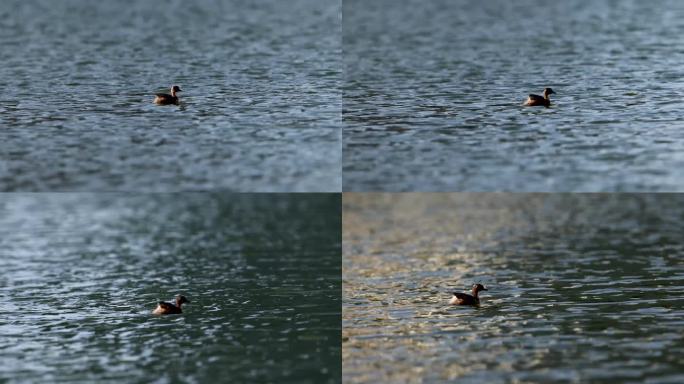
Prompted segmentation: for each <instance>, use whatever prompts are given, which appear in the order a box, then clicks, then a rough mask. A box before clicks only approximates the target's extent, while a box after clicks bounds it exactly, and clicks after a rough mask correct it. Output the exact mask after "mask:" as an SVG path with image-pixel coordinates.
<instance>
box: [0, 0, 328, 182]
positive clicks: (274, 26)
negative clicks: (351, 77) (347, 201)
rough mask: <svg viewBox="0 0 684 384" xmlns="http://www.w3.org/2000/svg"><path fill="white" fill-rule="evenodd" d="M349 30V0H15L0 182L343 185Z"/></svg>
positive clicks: (7, 39)
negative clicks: (174, 94) (175, 98)
mask: <svg viewBox="0 0 684 384" xmlns="http://www.w3.org/2000/svg"><path fill="white" fill-rule="evenodd" d="M340 28H341V4H340V2H339V1H335V0H291V1H286V2H285V1H279V0H261V1H259V2H254V3H253V2H249V1H240V0H197V1H192V2H188V1H182V0H169V1H136V0H117V1H109V2H94V1H89V0H60V1H52V0H3V1H2V2H0V45H1V46H2V50H0V61H2V66H0V89H1V92H0V190H4V191H17V190H19V191H27V190H30V191H57V190H59V191H87V192H90V191H163V192H169V191H188V190H207V189H219V188H220V189H225V190H231V191H240V192H255V191H259V192H265V191H274V192H280V191H284V192H293V191H310V192H321V191H324V192H325V191H340V190H341V170H340V168H341V166H340V164H341V151H340V145H341V117H340V110H341V90H340V85H341V64H340V62H341V37H340V36H341V32H340ZM171 84H178V85H180V87H181V88H182V89H183V91H184V92H182V93H181V101H182V103H181V106H179V107H177V106H164V107H160V106H155V105H153V104H152V100H153V98H154V94H155V93H157V92H168V90H169V88H170V86H171Z"/></svg>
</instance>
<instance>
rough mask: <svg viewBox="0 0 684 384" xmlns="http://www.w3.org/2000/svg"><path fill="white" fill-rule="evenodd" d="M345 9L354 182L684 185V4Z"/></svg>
mask: <svg viewBox="0 0 684 384" xmlns="http://www.w3.org/2000/svg"><path fill="white" fill-rule="evenodd" d="M343 7H344V8H343V13H344V18H343V20H344V28H343V49H344V63H345V71H346V72H345V73H346V74H345V85H344V91H343V95H344V96H343V99H344V113H343V120H344V123H345V128H344V160H343V163H344V183H345V185H344V189H345V190H350V191H366V190H373V191H443V190H449V191H452V190H457V191H466V190H467V191H500V190H506V191H559V192H567V191H650V190H668V191H675V190H676V191H682V190H684V171H683V170H684V155H682V153H684V113H682V111H684V101H682V100H684V70H682V68H683V65H684V45H683V44H682V38H681V36H682V35H683V34H684V2H681V1H677V0H658V1H652V2H643V1H637V0H624V1H609V0H598V1H595V0H592V1H590V0H571V1H558V2H539V1H533V0H520V1H505V0H495V1H480V2H472V1H465V0H462V1H461V0H457V1H451V0H432V1H419V0H401V1H395V0H377V1H360V0H349V1H345V2H344V6H343ZM544 87H552V88H553V89H554V90H555V91H556V93H557V94H556V95H552V100H553V102H554V105H553V108H550V109H544V108H522V107H521V104H522V102H523V101H524V100H525V99H526V98H527V95H528V94H529V93H536V94H540V93H541V92H542V89H543V88H544Z"/></svg>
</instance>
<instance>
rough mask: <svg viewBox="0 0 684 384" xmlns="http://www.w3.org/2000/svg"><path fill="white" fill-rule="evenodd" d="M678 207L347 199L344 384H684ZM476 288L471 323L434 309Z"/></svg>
mask: <svg viewBox="0 0 684 384" xmlns="http://www.w3.org/2000/svg"><path fill="white" fill-rule="evenodd" d="M682 207H684V197H683V196H672V195H669V196H668V195H660V196H659V195H597V196H592V195H579V196H578V195H505V194H453V195H444V194H442V195H433V194H408V195H394V196H392V195H373V194H370V195H368V194H365V195H359V194H351V195H345V197H344V223H343V226H344V235H343V241H344V247H343V315H342V316H343V344H342V355H343V372H344V382H346V383H376V382H394V383H401V382H411V383H418V382H422V383H442V382H446V381H448V380H451V382H458V383H504V382H525V383H528V382H540V383H541V382H578V383H579V382H581V383H587V382H606V383H608V382H610V383H614V382H634V383H637V382H650V383H681V382H684V337H683V336H682V335H683V334H684V264H683V263H682V259H683V258H684V241H683V240H682V238H681V228H682V223H683V220H684V209H683V208H682ZM474 282H481V283H483V284H484V285H486V286H487V287H488V288H489V291H487V292H482V295H481V297H482V303H481V306H480V307H479V309H475V308H472V307H460V306H448V305H446V303H447V301H448V299H449V297H450V294H449V293H450V292H453V291H460V292H462V291H464V290H466V289H468V288H469V286H470V285H471V284H473V283H474Z"/></svg>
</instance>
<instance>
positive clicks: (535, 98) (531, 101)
mask: <svg viewBox="0 0 684 384" xmlns="http://www.w3.org/2000/svg"><path fill="white" fill-rule="evenodd" d="M554 93H556V92H554V91H553V89H551V88H544V96H539V95H534V94H531V95H529V96H528V97H527V100H526V101H525V104H523V105H525V106H527V107H536V106H543V107H547V108H548V107H550V106H551V99H549V95H551V94H554Z"/></svg>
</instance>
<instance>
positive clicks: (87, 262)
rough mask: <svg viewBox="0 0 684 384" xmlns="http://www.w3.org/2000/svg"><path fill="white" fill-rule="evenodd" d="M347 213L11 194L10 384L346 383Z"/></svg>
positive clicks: (6, 350)
mask: <svg viewBox="0 0 684 384" xmlns="http://www.w3.org/2000/svg"><path fill="white" fill-rule="evenodd" d="M340 200H341V198H340V197H339V195H324V194H320V195H277V196H275V195H230V194H228V195H219V194H211V195H209V194H185V195H147V196H146V195H120V194H100V195H97V194H40V195H5V196H1V197H0V258H1V259H2V260H3V271H2V273H0V297H2V300H0V312H1V313H2V317H0V382H3V383H24V382H26V383H29V382H31V383H35V382H98V383H115V382H116V383H121V382H126V383H132V382H140V383H178V382H183V383H218V382H225V381H226V380H229V381H230V382H233V383H243V382H244V383H258V382H268V383H274V382H279V383H280V382H283V383H312V384H313V383H316V384H317V383H339V382H340V376H341V362H340V348H341V347H340V334H341V330H340V307H341V304H340V290H341V287H340V286H341V283H340V273H341V269H340V252H341V244H340V241H341V222H340V214H341V212H340V209H341V208H340ZM179 293H182V294H184V295H186V296H187V297H188V299H189V300H190V301H191V303H190V304H188V305H187V306H184V308H183V311H184V313H183V314H182V315H169V316H154V315H152V314H151V311H152V310H153V309H154V308H155V306H156V302H157V300H158V299H161V300H171V299H173V297H174V296H175V295H176V294H179Z"/></svg>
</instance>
